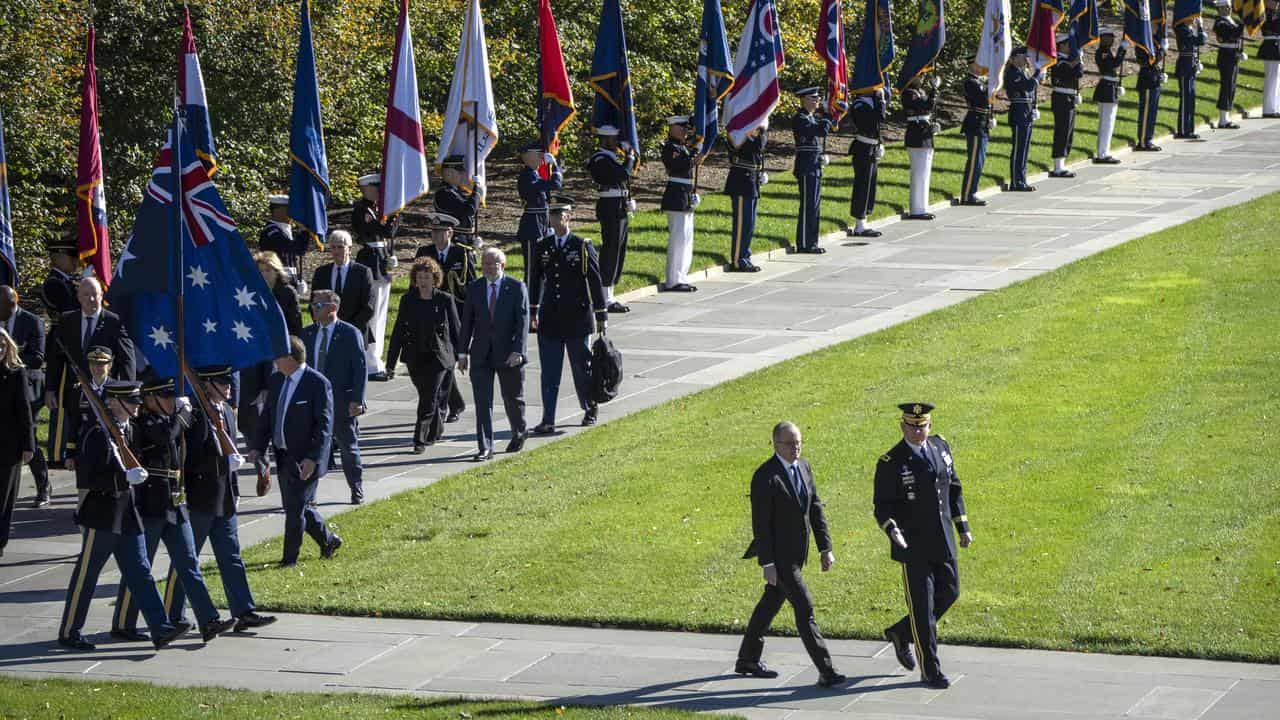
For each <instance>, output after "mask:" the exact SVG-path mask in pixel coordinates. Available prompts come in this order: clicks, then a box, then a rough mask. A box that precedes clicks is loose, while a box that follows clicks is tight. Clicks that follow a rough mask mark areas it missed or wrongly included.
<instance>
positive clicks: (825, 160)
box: [818, 153, 831, 167]
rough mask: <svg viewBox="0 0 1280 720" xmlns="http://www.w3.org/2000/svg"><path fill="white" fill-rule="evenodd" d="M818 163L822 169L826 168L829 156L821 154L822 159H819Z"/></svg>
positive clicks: (829, 162)
mask: <svg viewBox="0 0 1280 720" xmlns="http://www.w3.org/2000/svg"><path fill="white" fill-rule="evenodd" d="M818 162H819V163H821V164H822V167H826V166H828V165H830V164H831V156H830V155H828V154H826V153H822V158H821V159H819V160H818Z"/></svg>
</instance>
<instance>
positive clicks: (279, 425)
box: [275, 375, 293, 450]
mask: <svg viewBox="0 0 1280 720" xmlns="http://www.w3.org/2000/svg"><path fill="white" fill-rule="evenodd" d="M292 380H293V378H291V377H289V376H288V375H285V377H284V384H283V385H281V386H280V398H279V399H278V400H277V402H276V434H275V435H276V436H275V442H276V449H277V450H283V449H285V444H284V416H285V413H286V412H288V410H289V407H288V406H287V405H286V404H285V401H286V400H288V398H289V383H290V382H291V381H292Z"/></svg>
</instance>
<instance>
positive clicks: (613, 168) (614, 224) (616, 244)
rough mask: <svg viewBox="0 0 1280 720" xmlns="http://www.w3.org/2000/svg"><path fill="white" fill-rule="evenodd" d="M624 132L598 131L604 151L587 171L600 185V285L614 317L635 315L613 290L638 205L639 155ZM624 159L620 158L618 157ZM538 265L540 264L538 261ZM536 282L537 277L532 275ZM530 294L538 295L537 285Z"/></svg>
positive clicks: (607, 127) (595, 155)
mask: <svg viewBox="0 0 1280 720" xmlns="http://www.w3.org/2000/svg"><path fill="white" fill-rule="evenodd" d="M621 132H622V131H621V130H619V129H618V128H616V127H614V126H612V125H601V126H600V127H598V128H596V135H599V136H600V148H599V149H598V150H596V151H595V152H594V153H592V155H591V159H590V160H588V161H587V171H588V172H589V173H590V174H591V179H592V180H593V181H594V182H595V184H596V219H597V220H599V221H600V242H601V253H600V281H601V283H603V284H604V302H605V306H606V309H607V310H608V311H609V312H611V313H626V312H631V308H629V307H627V306H626V305H625V304H623V303H621V302H618V301H617V300H614V299H613V286H614V285H617V284H618V281H619V280H621V279H622V264H623V263H624V262H625V261H626V259H627V232H628V228H629V226H630V222H631V221H630V217H631V213H632V212H635V209H636V202H635V200H633V199H631V176H632V175H633V174H634V173H635V170H636V162H637V161H638V160H639V159H640V156H639V155H638V154H637V153H638V151H637V150H636V149H635V148H633V147H631V144H630V143H628V142H627V141H625V140H619V139H618V136H619V135H620V134H621ZM619 152H621V153H622V156H621V157H619V156H618V153H619ZM534 262H537V259H536V258H535V260H534ZM529 277H530V278H532V277H533V275H532V274H529ZM529 291H530V292H534V289H533V283H532V282H531V283H530V284H529Z"/></svg>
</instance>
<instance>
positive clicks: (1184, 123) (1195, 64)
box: [1173, 15, 1209, 140]
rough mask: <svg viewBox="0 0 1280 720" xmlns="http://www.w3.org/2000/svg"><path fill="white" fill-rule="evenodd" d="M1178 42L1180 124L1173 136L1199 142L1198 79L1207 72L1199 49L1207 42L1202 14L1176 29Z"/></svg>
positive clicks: (1175, 71)
mask: <svg viewBox="0 0 1280 720" xmlns="http://www.w3.org/2000/svg"><path fill="white" fill-rule="evenodd" d="M1173 38H1174V40H1176V41H1177V43H1178V64H1177V66H1176V69H1175V70H1174V74H1175V75H1177V76H1178V122H1177V127H1176V132H1174V133H1173V136H1174V137H1175V138H1177V139H1179V140H1198V139H1199V138H1200V136H1199V135H1198V134H1197V133H1196V76H1197V75H1199V74H1200V71H1201V70H1203V69H1204V66H1203V65H1201V64H1200V47H1201V46H1202V45H1204V44H1205V43H1206V42H1207V41H1208V39H1209V38H1208V36H1206V35H1205V33H1204V24H1203V23H1202V22H1201V20H1200V17H1199V15H1197V16H1196V18H1195V20H1191V21H1188V22H1183V23H1182V24H1180V25H1177V26H1175V27H1174V28H1173Z"/></svg>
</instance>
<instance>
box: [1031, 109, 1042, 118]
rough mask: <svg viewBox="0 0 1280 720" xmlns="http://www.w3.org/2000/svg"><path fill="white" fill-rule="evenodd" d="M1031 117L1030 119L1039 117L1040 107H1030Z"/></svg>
mask: <svg viewBox="0 0 1280 720" xmlns="http://www.w3.org/2000/svg"><path fill="white" fill-rule="evenodd" d="M1031 119H1032V120H1039V119H1040V108H1032V109H1031Z"/></svg>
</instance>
